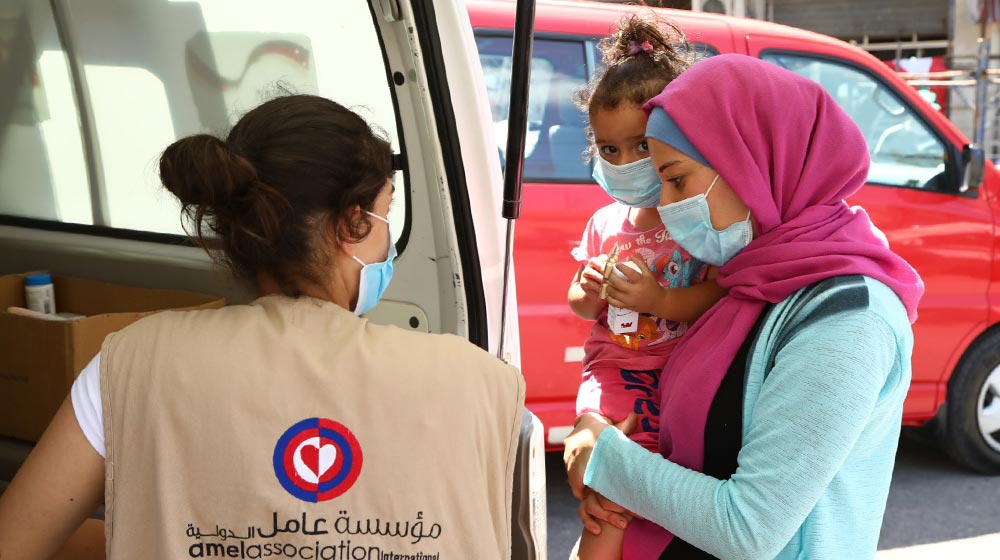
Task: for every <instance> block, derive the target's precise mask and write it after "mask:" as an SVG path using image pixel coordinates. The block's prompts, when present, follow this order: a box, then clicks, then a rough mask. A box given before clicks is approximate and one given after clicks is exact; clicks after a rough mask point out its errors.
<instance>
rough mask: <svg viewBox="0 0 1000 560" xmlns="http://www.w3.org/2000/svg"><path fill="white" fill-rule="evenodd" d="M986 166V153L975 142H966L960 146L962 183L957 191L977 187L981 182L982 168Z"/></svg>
mask: <svg viewBox="0 0 1000 560" xmlns="http://www.w3.org/2000/svg"><path fill="white" fill-rule="evenodd" d="M984 167H986V154H985V153H984V152H983V149H982V148H980V147H979V146H976V145H975V144H966V145H965V146H964V147H963V148H962V184H961V185H959V187H958V191H959V192H963V193H964V192H968V191H969V190H970V189H978V188H979V187H980V186H982V184H983V168H984Z"/></svg>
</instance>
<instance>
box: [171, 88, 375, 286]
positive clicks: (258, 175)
mask: <svg viewBox="0 0 1000 560" xmlns="http://www.w3.org/2000/svg"><path fill="white" fill-rule="evenodd" d="M392 172H393V169H392V149H391V147H390V145H389V142H388V141H386V140H385V139H384V138H382V137H381V136H380V135H378V134H376V133H375V132H373V131H372V128H371V127H370V126H369V125H368V123H366V122H365V121H364V119H362V118H361V117H359V116H358V115H356V114H355V113H353V112H351V111H350V110H348V109H346V108H344V107H343V106H341V105H339V104H338V103H336V102H334V101H331V100H329V99H325V98H322V97H316V96H312V95H290V96H285V97H279V98H277V99H273V100H271V101H268V102H266V103H264V104H263V105H260V106H259V107H257V108H255V109H253V110H252V111H250V112H248V113H247V114H246V115H244V116H243V118H241V119H240V121H239V122H238V123H236V126H234V127H233V129H232V131H231V132H230V133H229V136H228V137H227V138H226V140H225V141H223V140H222V139H220V138H217V137H215V136H212V135H209V134H196V135H194V136H188V137H187V138H182V139H180V140H178V141H176V142H174V143H173V144H171V145H170V146H169V147H168V148H167V149H166V151H164V153H163V156H162V157H161V158H160V179H161V180H162V181H163V185H164V186H165V187H166V188H167V190H169V191H170V192H171V193H173V194H174V195H175V196H176V197H177V198H178V199H179V200H180V202H181V205H182V211H183V213H184V214H185V216H186V217H187V218H188V219H189V220H190V225H192V226H193V228H194V231H193V232H192V231H189V232H188V233H189V234H191V235H192V237H193V238H194V239H195V241H196V242H197V243H199V244H200V245H201V246H202V247H205V248H206V249H209V250H210V253H212V255H213V257H215V258H216V259H217V260H219V261H220V262H222V263H223V264H224V265H226V266H227V267H228V268H229V269H230V270H231V271H232V272H233V273H234V274H235V275H237V276H239V277H242V278H245V279H249V280H251V281H253V280H256V279H257V277H258V276H259V275H260V274H262V273H264V274H268V275H270V276H271V277H272V278H274V279H275V280H277V281H278V283H279V285H280V286H281V287H282V289H283V291H285V293H286V294H288V295H298V290H297V288H295V286H296V283H297V281H299V280H306V281H310V282H315V283H322V282H324V281H325V279H326V277H327V276H328V275H329V267H328V265H329V260H328V255H327V254H326V252H325V250H324V249H323V247H324V245H323V244H322V241H323V239H324V238H325V237H324V236H325V235H326V233H327V231H328V228H329V227H330V226H331V225H332V226H334V227H336V228H337V229H336V231H338V232H341V231H343V232H347V233H348V234H349V236H350V238H349V239H344V240H345V241H358V240H361V239H364V238H365V237H366V236H367V235H368V233H369V231H370V230H371V227H372V224H371V222H370V221H369V220H370V219H369V217H368V216H367V215H366V214H363V213H362V214H361V215H360V217H356V216H354V214H353V212H352V210H353V209H354V208H355V207H356V206H360V207H361V208H362V209H363V210H371V208H372V205H373V204H374V202H375V198H376V197H377V196H378V194H379V192H380V191H381V190H382V187H383V186H384V185H385V182H386V180H387V179H388V178H389V177H391V175H392ZM352 216H353V217H352Z"/></svg>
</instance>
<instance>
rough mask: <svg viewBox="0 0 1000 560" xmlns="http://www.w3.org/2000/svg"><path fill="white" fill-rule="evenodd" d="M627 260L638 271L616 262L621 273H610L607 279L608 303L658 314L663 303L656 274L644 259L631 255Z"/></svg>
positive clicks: (661, 290) (640, 311) (661, 291)
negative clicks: (637, 269) (637, 270)
mask: <svg viewBox="0 0 1000 560" xmlns="http://www.w3.org/2000/svg"><path fill="white" fill-rule="evenodd" d="M629 261H630V262H632V263H634V264H635V265H636V266H637V267H638V268H639V271H640V272H636V271H635V269H633V268H631V267H629V266H627V265H625V264H624V263H618V266H617V269H618V271H619V272H620V273H621V274H612V275H611V278H609V279H608V303H610V304H611V305H614V306H615V307H621V308H624V309H631V310H632V311H638V312H639V313H649V314H652V315H657V316H659V314H658V313H657V312H656V311H657V310H658V309H659V307H660V305H661V304H662V303H663V299H664V297H663V296H664V293H663V290H664V288H663V287H662V286H660V282H659V281H658V280H657V279H656V275H655V274H653V271H652V270H650V269H649V266H647V265H646V261H645V260H644V259H642V258H641V257H638V256H636V255H632V258H631V259H629ZM622 275H624V278H623V277H622Z"/></svg>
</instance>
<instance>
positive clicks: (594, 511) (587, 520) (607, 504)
mask: <svg viewBox="0 0 1000 560" xmlns="http://www.w3.org/2000/svg"><path fill="white" fill-rule="evenodd" d="M576 513H577V515H579V516H580V521H582V522H583V529H584V530H585V531H588V532H591V533H593V534H595V535H600V534H601V524H600V523H598V520H601V521H605V522H607V523H609V524H611V525H614V526H615V527H618V528H619V529H624V528H625V527H628V523H629V521H631V520H632V517H633V515H632V512H630V511H628V510H627V509H625V508H623V507H622V506H620V505H618V504H616V503H614V502H612V501H611V500H609V499H607V498H605V497H604V496H602V495H600V494H598V493H597V492H594V491H593V490H591V489H589V488H588V489H587V492H586V495H584V497H583V500H581V501H580V507H578V508H577V509H576Z"/></svg>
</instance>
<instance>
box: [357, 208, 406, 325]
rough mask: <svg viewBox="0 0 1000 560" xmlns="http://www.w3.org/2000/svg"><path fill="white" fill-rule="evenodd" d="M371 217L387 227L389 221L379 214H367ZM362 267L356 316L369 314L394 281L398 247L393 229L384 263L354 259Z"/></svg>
mask: <svg viewBox="0 0 1000 560" xmlns="http://www.w3.org/2000/svg"><path fill="white" fill-rule="evenodd" d="M366 214H368V215H369V216H371V217H373V218H376V219H379V220H382V221H383V222H385V224H386V226H388V225H389V219H388V218H383V217H382V216H379V215H378V214H373V213H371V212H366ZM353 258H354V260H355V261H357V262H358V264H360V265H361V281H360V282H359V284H358V303H357V305H355V306H354V314H355V315H362V314H364V313H368V312H369V311H371V310H372V308H374V307H375V305H377V304H378V302H379V300H380V299H382V294H384V293H385V289H386V288H388V287H389V282H390V281H391V280H392V261H393V259H395V258H396V245H395V244H394V243H393V242H392V228H391V227H389V254H388V255H386V258H385V260H384V261H382V262H377V263H371V264H365V263H364V262H362V261H361V259H359V258H358V257H353Z"/></svg>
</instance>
